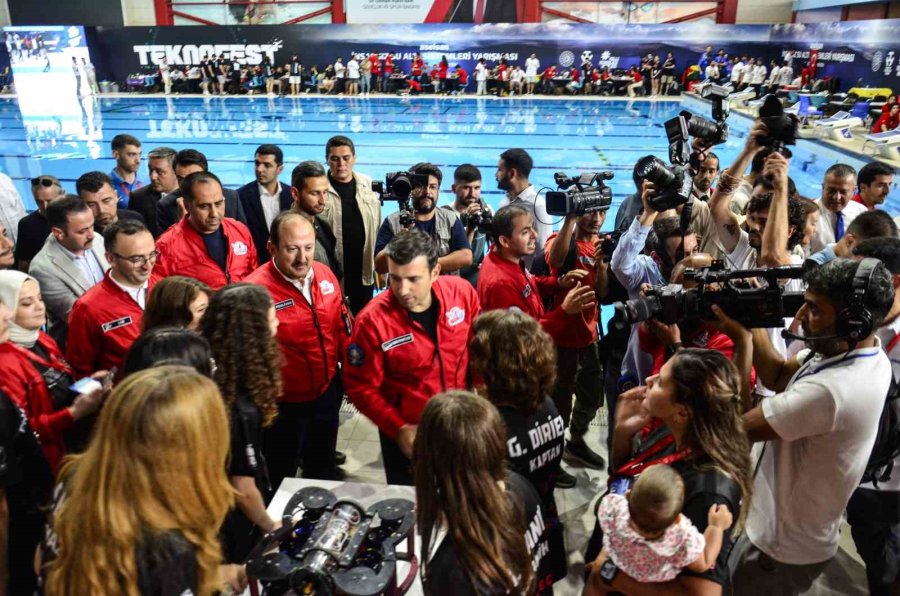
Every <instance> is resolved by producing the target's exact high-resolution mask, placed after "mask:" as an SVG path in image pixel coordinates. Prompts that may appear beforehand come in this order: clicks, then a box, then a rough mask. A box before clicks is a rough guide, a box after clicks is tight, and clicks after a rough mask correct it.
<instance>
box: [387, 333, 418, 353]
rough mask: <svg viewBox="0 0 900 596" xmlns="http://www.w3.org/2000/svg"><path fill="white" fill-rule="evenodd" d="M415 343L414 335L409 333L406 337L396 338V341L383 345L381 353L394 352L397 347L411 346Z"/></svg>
mask: <svg viewBox="0 0 900 596" xmlns="http://www.w3.org/2000/svg"><path fill="white" fill-rule="evenodd" d="M412 341H413V335H412V333H407V334H406V335H401V336H400V337H395V338H394V339H389V340H387V341H386V342H384V343H383V344H381V351H382V352H387V351H388V350H393V349H394V348H396V347H397V346H402V345H403V344H411V343H412Z"/></svg>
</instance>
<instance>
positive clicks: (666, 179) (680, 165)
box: [636, 85, 729, 211]
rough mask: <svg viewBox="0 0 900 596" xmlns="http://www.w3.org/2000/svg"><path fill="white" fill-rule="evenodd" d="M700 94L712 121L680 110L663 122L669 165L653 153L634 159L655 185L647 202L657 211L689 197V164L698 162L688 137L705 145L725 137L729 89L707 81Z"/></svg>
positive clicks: (691, 179) (642, 174) (691, 182)
mask: <svg viewBox="0 0 900 596" xmlns="http://www.w3.org/2000/svg"><path fill="white" fill-rule="evenodd" d="M701 97H703V98H706V99H710V100H712V116H713V120H712V121H711V120H707V119H706V118H703V117H701V116H697V115H695V114H692V113H690V112H688V111H683V112H681V113H680V114H679V115H678V116H676V117H675V118H672V119H671V120H667V121H666V123H665V127H666V137H667V138H668V139H669V161H670V162H671V163H672V166H671V167H669V166H667V165H666V164H664V163H663V162H662V160H660V159H659V158H656V157H654V156H652V155H648V156H646V157H643V158H641V160H640V161H638V163H637V168H636V169H637V174H638V176H639V177H640V178H642V179H645V180H649V181H650V182H652V183H653V184H654V185H655V186H656V194H655V195H654V196H653V197H652V198H651V199H650V206H651V207H653V208H654V209H655V210H656V211H665V210H667V209H674V208H675V207H678V206H679V205H684V204H686V203H688V202H690V200H691V191H692V189H693V186H694V175H693V173H692V172H691V169H690V168H691V167H693V168H694V169H696V168H698V167H699V165H700V164H699V163H696V161H697V160H696V154H692V153H691V144H690V137H692V136H693V137H696V138H698V139H701V140H703V142H704V144H705V145H707V146H709V145H718V144H721V143H724V142H725V141H727V140H728V122H726V120H727V119H728V114H729V108H728V102H727V101H725V100H726V98H727V97H728V89H726V88H724V87H720V86H718V85H707V86H706V87H704V89H703V91H702V93H701ZM692 159H693V162H694V163H692ZM689 166H690V167H689Z"/></svg>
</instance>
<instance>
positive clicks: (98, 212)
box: [75, 172, 144, 234]
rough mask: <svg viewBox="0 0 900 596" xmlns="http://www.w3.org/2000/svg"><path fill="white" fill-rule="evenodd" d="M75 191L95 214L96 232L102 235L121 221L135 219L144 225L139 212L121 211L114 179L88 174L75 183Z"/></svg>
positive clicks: (99, 174)
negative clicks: (114, 187)
mask: <svg viewBox="0 0 900 596" xmlns="http://www.w3.org/2000/svg"><path fill="white" fill-rule="evenodd" d="M75 191H76V192H77V193H78V196H79V198H80V199H81V200H82V201H84V202H85V203H86V204H87V206H88V207H90V209H91V211H92V212H93V214H94V231H95V232H97V233H98V234H102V233H103V230H105V229H106V228H108V227H109V226H111V225H112V224H114V223H116V222H117V221H119V220H120V219H133V220H135V221H139V222H141V223H144V218H143V216H142V215H141V214H140V213H138V212H137V211H129V210H128V209H119V200H118V196H117V195H116V191H115V190H114V189H113V181H112V179H111V178H110V177H109V176H107V175H106V174H104V173H103V172H87V173H86V174H82V175H81V176H79V177H78V180H76V181H75Z"/></svg>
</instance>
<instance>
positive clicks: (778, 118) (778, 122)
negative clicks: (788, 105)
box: [757, 94, 800, 158]
mask: <svg viewBox="0 0 900 596" xmlns="http://www.w3.org/2000/svg"><path fill="white" fill-rule="evenodd" d="M759 121H760V122H762V123H763V124H765V125H766V130H767V131H768V134H766V135H765V136H763V137H761V138H758V139H757V142H759V143H760V144H761V145H765V146H767V147H772V148H773V149H775V151H778V152H779V153H781V154H782V155H784V156H785V157H788V158H789V157H791V152H790V150H788V149H786V148H785V145H794V144H795V143H796V142H797V128H798V127H799V126H800V120H798V119H797V116H796V115H794V114H785V113H784V106H783V105H781V100H780V99H778V98H777V97H775V96H774V95H772V94H769V95H766V97H765V98H764V99H763V105H762V106H760V108H759Z"/></svg>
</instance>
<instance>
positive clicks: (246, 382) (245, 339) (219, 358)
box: [201, 283, 281, 427]
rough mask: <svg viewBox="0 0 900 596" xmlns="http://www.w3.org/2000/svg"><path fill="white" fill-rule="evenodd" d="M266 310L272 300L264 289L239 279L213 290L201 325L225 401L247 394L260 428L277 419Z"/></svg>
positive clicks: (275, 360) (277, 358)
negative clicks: (254, 405) (256, 412)
mask: <svg viewBox="0 0 900 596" xmlns="http://www.w3.org/2000/svg"><path fill="white" fill-rule="evenodd" d="M270 308H272V298H271V297H270V296H269V293H268V292H266V290H265V289H264V288H262V287H261V286H257V285H254V284H249V283H237V284H233V285H230V286H225V287H224V288H222V289H221V290H219V291H218V292H216V294H215V295H214V296H213V297H212V299H211V300H210V302H209V309H208V310H207V311H206V315H205V316H204V317H203V323H202V324H201V329H202V330H203V335H204V336H205V337H206V339H207V340H209V343H210V346H212V352H213V358H214V359H215V362H216V371H215V373H213V379H215V381H216V383H217V384H218V385H219V389H220V390H221V392H222V397H223V398H224V399H225V403H226V404H227V405H228V406H229V407H231V406H232V405H233V404H234V401H235V399H237V396H238V395H240V394H241V393H245V394H247V395H249V397H250V399H252V400H253V403H255V404H256V406H257V407H258V408H259V412H260V415H261V416H262V425H263V426H264V427H267V426H271V424H272V423H273V422H274V421H275V417H276V416H277V415H278V406H277V404H276V400H277V399H278V397H279V396H280V395H281V353H280V352H279V350H278V343H277V342H276V340H275V338H274V337H273V336H272V334H271V332H270V331H269V320H268V314H269V309H270Z"/></svg>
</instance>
